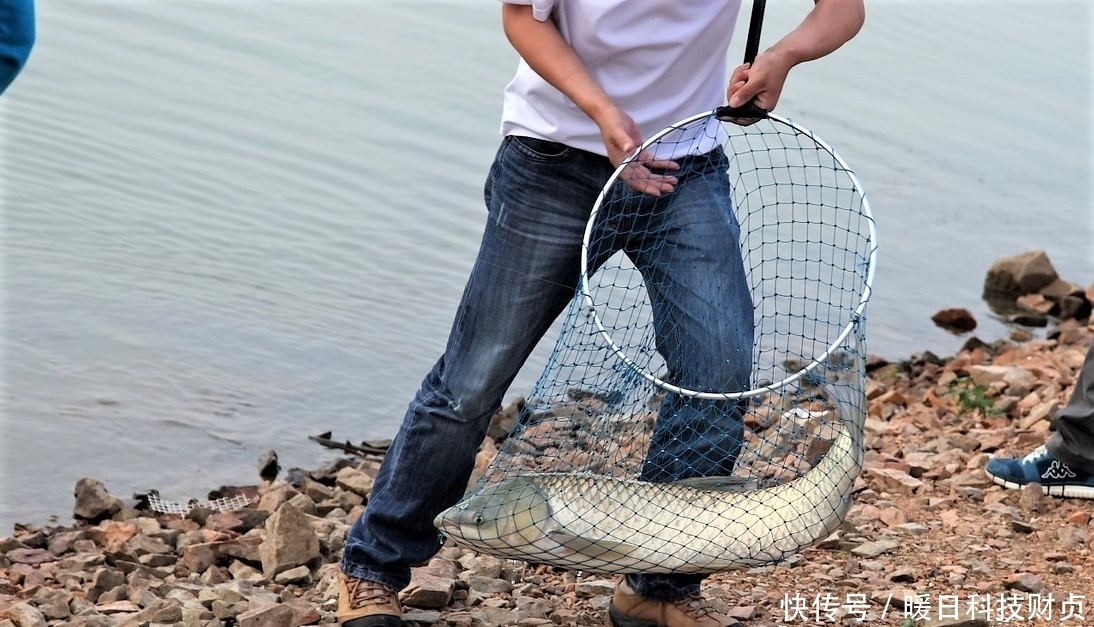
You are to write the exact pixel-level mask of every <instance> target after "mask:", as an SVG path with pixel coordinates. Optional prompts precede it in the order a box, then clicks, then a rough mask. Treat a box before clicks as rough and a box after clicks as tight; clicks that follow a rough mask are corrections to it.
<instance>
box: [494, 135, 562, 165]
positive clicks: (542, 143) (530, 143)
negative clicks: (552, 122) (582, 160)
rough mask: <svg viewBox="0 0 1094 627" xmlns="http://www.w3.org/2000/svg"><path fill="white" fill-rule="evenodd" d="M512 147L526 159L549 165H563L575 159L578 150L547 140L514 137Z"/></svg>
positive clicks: (520, 136)
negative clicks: (564, 162)
mask: <svg viewBox="0 0 1094 627" xmlns="http://www.w3.org/2000/svg"><path fill="white" fill-rule="evenodd" d="M510 137H511V138H512V141H511V144H512V146H513V147H514V148H515V149H516V150H517V151H518V152H519V153H520V154H521V155H522V156H524V157H527V158H529V159H534V160H536V161H543V162H548V163H561V162H563V161H568V160H570V159H571V158H573V156H574V154H575V153H576V150H574V149H573V148H571V147H569V146H567V145H566V144H560V143H558V142H553V141H550V140H547V139H538V138H535V137H526V136H524V135H512V136H510Z"/></svg>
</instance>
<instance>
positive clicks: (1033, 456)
mask: <svg viewBox="0 0 1094 627" xmlns="http://www.w3.org/2000/svg"><path fill="white" fill-rule="evenodd" d="M1048 456H1049V452H1048V449H1047V448H1045V445H1044V444H1042V445H1041V446H1038V447H1037V448H1035V449H1033V450H1032V451H1030V452H1029V455H1026V456H1025V457H1023V458H1022V461H1024V462H1037V461H1039V460H1041V459H1044V458H1045V457H1048Z"/></svg>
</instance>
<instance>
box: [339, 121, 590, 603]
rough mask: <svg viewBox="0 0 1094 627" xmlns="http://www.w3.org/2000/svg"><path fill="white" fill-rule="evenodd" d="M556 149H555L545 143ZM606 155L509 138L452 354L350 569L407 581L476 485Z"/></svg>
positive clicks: (495, 173)
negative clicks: (493, 422) (472, 482)
mask: <svg viewBox="0 0 1094 627" xmlns="http://www.w3.org/2000/svg"><path fill="white" fill-rule="evenodd" d="M544 151H547V152H544ZM610 173H611V169H610V164H609V163H608V161H607V159H604V158H603V157H597V156H596V155H592V154H590V153H585V152H582V151H577V150H574V149H571V148H566V147H564V146H561V145H558V144H551V145H550V146H546V145H545V144H544V145H540V146H539V149H538V150H537V149H534V148H533V147H531V146H530V145H529V144H527V143H524V142H523V140H520V139H516V138H506V139H505V140H504V141H503V143H502V146H501V148H500V149H499V151H498V155H497V157H496V158H495V162H494V165H493V166H492V167H491V171H490V175H489V178H488V181H487V185H486V194H485V195H486V203H487V206H488V208H489V220H488V223H487V226H486V229H485V232H484V235H483V240H482V244H481V246H480V249H479V255H478V258H477V260H476V262H475V266H474V269H473V270H472V273H471V277H470V278H469V280H468V283H467V286H466V288H465V291H464V295H463V297H462V299H461V302H460V305H459V307H458V310H457V313H456V318H455V322H454V323H453V326H452V330H451V332H450V335H449V340H448V343H447V346H446V348H445V352H444V355H443V356H442V357H441V358H440V359H439V360H438V361H437V363H436V365H435V366H434V367H433V370H432V371H431V372H430V373H429V375H428V376H427V377H426V378H425V380H424V381H423V383H422V386H421V389H420V390H419V391H418V393H417V394H416V396H415V397H414V399H413V401H412V402H411V403H410V406H409V408H408V410H407V413H406V416H405V418H404V420H403V424H402V426H401V427H400V429H399V432H398V434H397V435H396V437H395V440H394V442H393V443H392V446H391V449H390V450H389V451H388V454H387V455H386V456H385V458H384V461H383V463H382V465H381V467H380V472H379V474H378V476H377V478H376V483H375V486H374V488H373V492H372V495H371V498H370V500H369V503H368V507H367V508H366V510H365V512H364V514H363V515H362V516H361V518H360V519H359V520H358V521H357V522H356V523H355V524H354V526H353V527H352V528H351V530H350V532H349V534H348V536H347V540H346V548H345V552H344V555H343V559H342V569H343V571H344V572H346V573H347V574H349V575H351V576H354V577H358V578H362V579H368V580H371V581H377V582H380V583H382V584H385V585H388V586H390V587H392V588H395V589H402V588H404V587H406V585H407V584H408V583H409V581H410V567H411V565H413V564H417V563H421V562H424V561H426V560H428V559H429V558H430V557H432V556H433V555H434V554H435V553H436V552H437V550H439V548H440V546H441V542H442V539H441V537H440V535H439V534H438V532H437V530H436V529H435V528H434V527H433V519H434V518H435V517H436V515H437V514H439V513H440V512H441V511H443V510H444V509H445V508H447V507H449V506H451V505H453V504H454V503H456V502H457V501H458V500H459V498H460V497H461V496H462V495H463V493H464V490H465V489H466V487H467V482H468V479H469V477H470V475H471V471H472V469H473V466H474V457H475V453H476V451H477V450H478V447H479V446H480V444H481V443H482V440H483V437H484V436H485V433H486V429H487V427H488V426H489V421H490V418H491V416H492V415H493V414H494V412H495V411H496V410H497V409H498V408H499V407H500V405H501V401H502V397H503V395H504V394H505V392H506V390H507V389H508V387H509V385H510V384H511V383H512V381H513V379H514V378H515V376H516V374H517V372H518V371H519V370H520V368H521V366H522V365H523V364H524V361H525V360H526V359H527V357H528V355H529V354H530V353H531V351H532V350H533V348H534V347H535V345H536V343H537V342H538V341H539V340H540V338H541V337H542V336H543V334H544V333H545V332H546V331H547V329H548V328H549V327H550V325H551V323H552V322H553V321H554V319H555V318H556V317H557V316H558V314H559V313H560V312H561V311H562V310H563V308H564V307H565V305H566V304H567V303H568V302H569V301H570V299H571V298H572V296H573V295H574V292H575V288H576V281H577V277H578V273H579V264H580V254H581V241H582V236H583V234H584V229H585V225H586V222H587V221H588V216H589V212H590V209H591V208H592V206H593V203H594V201H595V199H596V196H597V194H598V193H599V191H600V189H601V186H602V185H603V182H604V180H606V179H607V178H608V176H609V175H610Z"/></svg>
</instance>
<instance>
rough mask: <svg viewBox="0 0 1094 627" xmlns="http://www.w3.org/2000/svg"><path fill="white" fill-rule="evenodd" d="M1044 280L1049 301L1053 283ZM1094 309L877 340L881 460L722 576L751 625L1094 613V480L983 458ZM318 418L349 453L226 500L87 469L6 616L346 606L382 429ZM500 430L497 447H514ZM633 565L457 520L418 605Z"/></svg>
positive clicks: (594, 589)
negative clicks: (837, 500)
mask: <svg viewBox="0 0 1094 627" xmlns="http://www.w3.org/2000/svg"><path fill="white" fill-rule="evenodd" d="M1091 292H1094V286H1092V287H1091V289H1089V290H1087V293H1088V294H1089V293H1091ZM1026 300H1027V301H1028V302H1027V303H1026V305H1025V307H1026V309H1027V310H1031V309H1033V308H1034V307H1036V306H1040V307H1041V308H1042V309H1044V311H1043V312H1042V313H1043V315H1045V316H1051V311H1050V308H1049V307H1048V305H1047V302H1048V301H1047V300H1046V301H1037V302H1033V301H1034V300H1036V299H1028V298H1027V299H1026ZM1087 304H1088V305H1089V301H1087ZM1081 311H1082V310H1080V312H1081ZM940 313H941V312H940ZM1086 314H1087V315H1086V317H1085V318H1084V319H1083V320H1082V321H1079V320H1075V319H1059V320H1055V322H1054V324H1053V326H1052V327H1051V328H1049V329H1048V330H1047V331H1046V332H1045V337H1043V338H1035V337H1034V334H1033V333H1030V332H1029V331H1028V330H1024V329H1022V328H1019V327H1016V328H1014V329H1013V330H1012V332H1011V333H1010V334H1009V335H1010V336H1009V337H1007V338H1005V339H999V340H995V341H992V342H990V343H988V342H984V341H982V340H980V339H978V338H977V337H976V335H975V334H972V335H971V336H970V337H969V339H967V340H966V341H965V343H964V346H963V347H962V348H961V350H959V351H958V352H957V353H956V354H954V355H953V356H951V357H947V358H941V357H938V356H936V355H933V354H931V353H930V352H929V351H927V352H924V353H920V354H916V355H912V356H911V357H909V358H908V359H906V360H904V361H900V362H892V361H888V360H886V359H883V358H880V357H876V356H872V357H871V358H870V360H869V363H868V364H867V380H866V394H867V399H868V415H867V419H866V426H865V431H864V436H865V448H866V456H865V463H864V467H863V471H862V473H861V475H860V477H859V479H858V481H857V482H856V484H855V487H854V489H853V490H852V494H853V502H852V505H851V509H850V511H849V512H848V513H847V516H846V519H845V521H844V523H843V524H842V525H841V526H840V527H839V528H838V529H837V531H835V532H834V533H833V534H831V535H830V536H829V537H827V538H825V539H824V540H822V541H820V542H819V543H817V544H816V545H814V546H812V547H808V548H806V549H804V550H802V551H800V552H799V553H798V554H796V555H794V556H792V557H790V558H787V559H785V560H783V561H781V562H778V563H776V564H771V565H768V566H763V567H757V568H748V569H740V570H734V571H731V572H725V573H717V574H715V575H712V576H710V577H709V578H708V579H707V581H706V583H705V584H704V591H705V593H706V594H707V595H708V596H710V597H711V598H712V599H714V602H715V604H716V605H717V606H718V607H719V608H720V610H721V611H724V612H726V613H728V614H729V615H731V616H734V617H736V618H738V619H740V620H743V621H745V623H746V625H748V626H749V627H776V626H779V625H787V624H795V623H797V624H802V625H815V624H855V625H870V626H873V625H879V626H880V625H901V627H911V626H913V625H929V626H932V627H941V626H942V625H947V626H950V627H953V626H965V627H974V626H978V625H985V626H986V625H988V624H989V622H1007V620H1014V621H1018V620H1021V621H1022V623H1023V624H1027V625H1058V624H1060V620H1061V616H1065V615H1068V614H1070V617H1071V618H1075V619H1076V620H1075V624H1084V623H1083V622H1081V621H1080V620H1078V619H1077V618H1076V617H1078V616H1080V615H1082V616H1083V617H1084V618H1083V620H1085V621H1091V622H1094V516H1092V512H1091V510H1090V508H1089V501H1083V500H1076V499H1061V498H1052V497H1047V496H1045V495H1044V494H1043V493H1042V492H1041V490H1040V487H1039V486H1035V485H1034V486H1027V488H1025V489H1023V490H1005V489H1003V488H1002V487H1000V486H997V485H995V484H993V483H992V481H991V480H990V478H989V477H988V476H987V475H986V474H985V473H984V471H983V468H984V466H985V465H986V463H987V461H988V459H990V458H991V456H993V455H1002V456H1011V457H1017V456H1023V455H1025V454H1027V453H1028V452H1030V451H1031V450H1032V449H1033V448H1035V447H1036V446H1039V445H1040V444H1042V443H1043V442H1044V441H1045V439H1046V438H1047V435H1048V433H1049V431H1050V429H1051V425H1050V419H1051V415H1052V413H1053V412H1054V411H1055V409H1056V408H1058V407H1060V406H1062V405H1063V404H1064V403H1066V401H1067V398H1068V396H1069V394H1070V391H1071V387H1072V386H1073V385H1074V382H1075V378H1076V375H1077V373H1078V371H1079V368H1080V367H1081V365H1082V363H1083V359H1084V357H1085V354H1086V350H1087V347H1088V346H1089V344H1090V343H1091V342H1092V341H1094V318H1091V317H1090V316H1089V311H1088V310H1087V311H1086ZM949 315H950V316H951V317H950V318H948V320H949V322H948V324H957V325H960V324H966V325H967V324H968V321H967V320H965V321H964V323H962V322H960V321H961V320H962V319H963V318H962V316H961V313H960V311H959V310H953V311H951V312H950V314H949ZM955 320H956V321H958V322H954V321H955ZM936 323H937V321H936ZM504 411H505V410H504V409H503V411H502V412H499V414H501V413H504ZM323 435H325V436H326V435H327V434H323ZM499 437H503V436H499ZM317 438H318V440H319V441H320V442H319V443H320V444H324V445H326V446H329V447H331V448H342V449H343V451H342V454H340V456H338V457H337V458H336V459H335V460H334V461H332V462H330V463H327V464H325V465H323V466H322V467H320V468H315V469H312V470H303V469H300V468H292V469H288V470H286V471H284V472H280V468H279V467H278V463H277V460H276V456H274V457H272V458H271V457H266V458H264V459H262V460H260V463H259V472H258V474H259V477H258V480H257V481H256V482H255V483H253V484H248V485H243V486H227V487H222V488H219V489H217V490H214V491H213V492H212V493H210V497H209V498H210V501H211V502H204V503H167V504H163V503H158V502H157V501H156V495H139V497H138V496H137V495H135V497H134V498H133V499H122V498H119V497H117V496H115V495H113V494H111V493H110V492H109V490H108V489H107V487H106V486H105V485H103V484H102V482H100V481H98V480H96V479H93V478H84V479H81V480H80V481H79V482H78V483H77V485H76V489H75V506H74V509H73V511H72V516H73V520H72V521H71V522H67V523H58V524H46V525H37V524H26V523H17V524H16V525H14V528H13V530H12V533H11V535H5V534H6V533H7V532H6V531H5V532H0V627H54V626H61V625H65V626H69V627H142V626H144V625H183V626H185V627H228V626H229V625H239V626H240V627H281V626H286V627H295V626H297V625H316V624H331V623H333V622H334V611H335V609H336V606H337V598H336V595H337V580H336V577H337V574H338V568H337V560H338V558H339V557H340V555H341V550H342V548H343V546H344V540H345V534H346V531H347V530H348V528H349V525H350V524H351V523H352V521H353V520H355V519H356V518H357V517H358V516H359V515H360V513H361V512H362V511H363V509H364V503H366V502H367V498H368V495H369V493H370V492H371V489H372V483H373V478H374V477H375V475H376V471H377V469H378V467H379V462H380V460H381V459H382V454H383V448H384V447H383V443H362V444H361V445H351V444H349V443H346V445H341V444H340V443H338V442H335V441H333V440H331V439H329V436H327V439H326V440H324V439H323V436H316V437H313V438H312V439H317ZM493 442H494V441H493V440H492V439H491V438H490V437H488V438H487V440H486V441H485V442H484V446H483V448H482V450H480V453H479V457H478V458H477V460H476V464H477V467H478V469H480V470H481V469H482V468H484V467H485V465H486V464H488V463H489V461H490V460H491V459H492V454H496V447H493V446H490V445H491V444H493ZM216 499H224V500H216ZM151 505H155V506H156V507H157V508H158V509H159V510H160V511H161V512H162V511H172V510H174V511H175V512H176V513H157V512H155V511H152V509H151V507H150V506H151ZM219 510H223V511H219ZM616 579H617V577H614V576H604V575H597V574H591V573H578V572H572V571H564V570H559V569H554V568H550V567H546V566H534V565H528V564H524V563H523V562H518V561H513V560H501V559H496V558H493V557H488V556H484V555H480V554H477V553H474V552H472V551H469V550H466V549H463V548H460V547H456V546H454V545H452V543H451V542H449V543H448V544H446V545H445V547H443V548H442V549H441V551H440V553H439V554H438V555H437V556H436V557H435V558H433V559H432V560H431V561H430V562H429V563H428V564H426V565H423V566H421V567H419V568H416V569H414V579H413V581H412V582H411V585H410V587H409V588H407V590H405V591H403V594H402V599H403V603H404V605H405V611H406V615H405V618H404V621H405V622H406V624H412V625H433V626H436V627H501V626H503V625H521V626H523V627H548V626H551V625H557V626H559V627H592V626H593V625H602V624H604V614H605V611H606V606H607V602H608V600H609V598H610V595H611V593H612V589H613V586H614V583H615V581H616ZM1049 595H1051V597H1049ZM1050 598H1051V603H1053V604H1055V606H1054V607H1053V608H1052V610H1051V611H1053V612H1055V613H1054V614H1053V615H1052V616H1049V615H1047V614H1046V612H1045V608H1044V603H1045V600H1046V599H1050ZM905 600H907V601H908V604H907V605H905ZM992 603H994V604H995V605H994V606H993V607H994V608H995V609H993V610H990V611H989V612H987V613H984V612H983V611H980V612H977V611H976V609H977V607H979V608H980V609H981V610H984V606H986V605H991V604H992ZM978 604H979V605H978ZM970 608H971V609H970ZM944 614H945V615H944ZM951 615H952V616H951ZM1004 619H1007V620H1004ZM1064 624H1068V623H1064Z"/></svg>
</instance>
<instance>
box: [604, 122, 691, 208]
mask: <svg viewBox="0 0 1094 627" xmlns="http://www.w3.org/2000/svg"><path fill="white" fill-rule="evenodd" d="M596 122H597V125H599V126H600V134H601V137H603V139H604V147H605V148H607V149H608V160H609V161H611V162H612V165H614V166H616V167H619V165H620V164H622V163H623V162H625V161H627V160H628V159H630V158H631V157H632V156H633V155H634V151H635V150H638V147H639V146H641V145H642V133H641V131H639V129H638V125H637V124H635V122H634V120H633V119H632V118H631V116H629V115H627V113H626V112H625V111H623V110H622V109H620V108H619V107H610V108H608V109H607V110H606V111H605V112H604V114H603V115H601V116H600V117H599V118H598V119H597V121H596ZM679 168H680V166H679V164H677V163H676V162H675V161H669V160H667V159H654V158H653V155H652V154H650V153H649V152H648V151H647V152H642V153H641V154H639V155H638V156H637V157H635V158H634V159H632V160H631V162H630V163H628V164H627V165H626V167H624V168H623V171H622V172H621V173H620V175H619V176H620V178H622V179H623V180H624V181H626V183H627V184H628V185H630V186H631V187H633V188H634V189H636V190H638V191H640V192H642V193H643V194H651V195H653V196H660V195H661V194H668V193H671V192H672V190H674V189H676V177H675V176H672V175H671V174H667V173H666V171H672V170H677V169H679ZM655 170H656V171H655Z"/></svg>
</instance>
